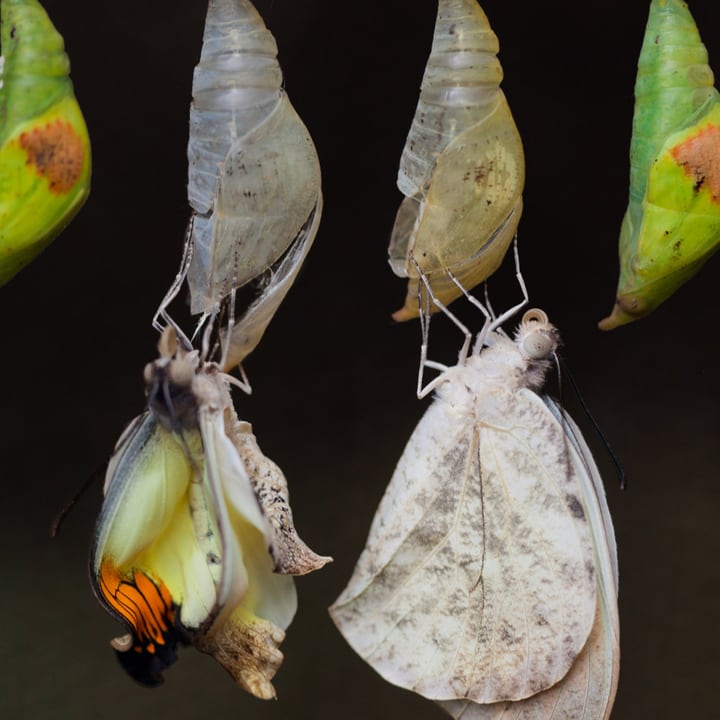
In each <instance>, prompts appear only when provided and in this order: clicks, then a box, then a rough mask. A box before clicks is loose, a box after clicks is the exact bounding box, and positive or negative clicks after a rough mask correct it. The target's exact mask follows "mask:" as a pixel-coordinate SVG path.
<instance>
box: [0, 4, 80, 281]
mask: <svg viewBox="0 0 720 720" xmlns="http://www.w3.org/2000/svg"><path fill="white" fill-rule="evenodd" d="M0 19H1V21H2V30H1V31H0V42H1V43H2V48H1V49H2V64H0V80H1V83H0V85H1V86H0V285H4V284H5V283H6V282H8V281H9V280H10V279H11V278H12V277H13V276H14V275H16V274H17V273H18V272H19V271H20V270H21V269H22V268H23V267H25V265H27V264H28V263H29V262H31V261H32V260H33V259H34V258H35V257H36V256H37V255H38V254H39V253H40V252H41V251H42V250H44V249H45V248H46V247H47V246H48V245H49V244H50V242H52V240H54V239H55V238H56V237H57V236H58V234H59V233H60V232H61V231H62V230H63V228H64V227H65V226H66V225H67V224H68V223H69V222H70V220H72V218H73V217H74V215H75V214H76V213H77V212H78V210H79V209H80V208H81V207H82V205H83V203H84V202H85V200H86V198H87V196H88V193H89V191H90V139H89V137H88V131H87V127H86V126H85V120H84V119H83V116H82V113H81V111H80V107H79V105H78V103H77V100H76V99H75V95H74V94H73V86H72V82H71V81H70V77H69V73H70V61H69V60H68V57H67V55H66V54H65V50H64V43H63V39H62V37H61V36H60V34H59V33H58V32H57V30H55V28H54V27H53V24H52V23H51V22H50V19H49V18H48V16H47V14H46V13H45V10H43V8H42V6H41V5H40V3H39V2H37V0H2V2H1V3H0Z"/></svg>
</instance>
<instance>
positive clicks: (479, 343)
mask: <svg viewBox="0 0 720 720" xmlns="http://www.w3.org/2000/svg"><path fill="white" fill-rule="evenodd" d="M513 257H514V259H515V277H516V278H517V281H518V285H520V291H521V292H522V295H523V299H522V300H521V301H520V302H519V303H517V304H516V305H513V306H512V307H511V308H510V309H509V310H506V311H505V312H504V313H501V314H500V315H498V316H497V317H494V318H493V320H492V322H490V323H488V322H486V323H485V324H484V325H483V327H482V329H481V330H480V332H479V333H478V335H477V338H476V339H475V345H474V346H473V353H475V354H477V353H479V352H480V351H481V350H482V347H483V345H484V344H485V339H486V338H487V336H488V334H489V333H491V332H493V331H495V330H501V329H502V328H501V326H502V324H503V323H504V322H505V321H506V320H509V319H510V318H511V317H512V316H513V315H515V314H516V313H518V312H519V311H520V310H522V309H523V308H524V307H525V306H526V305H527V304H528V303H529V302H530V296H529V294H528V291H527V287H526V285H525V279H524V278H523V275H522V272H521V271H520V253H519V251H518V242H517V233H516V234H515V239H514V240H513ZM486 297H487V296H486ZM491 315H494V312H493V311H492V310H491Z"/></svg>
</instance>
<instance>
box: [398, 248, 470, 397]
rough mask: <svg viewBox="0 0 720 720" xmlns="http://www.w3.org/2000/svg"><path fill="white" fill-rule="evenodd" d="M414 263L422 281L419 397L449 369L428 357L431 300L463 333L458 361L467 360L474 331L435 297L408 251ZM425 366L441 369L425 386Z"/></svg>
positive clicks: (435, 385) (419, 293)
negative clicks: (463, 337) (463, 338)
mask: <svg viewBox="0 0 720 720" xmlns="http://www.w3.org/2000/svg"><path fill="white" fill-rule="evenodd" d="M408 257H409V258H410V260H411V262H412V263H413V265H415V268H416V270H417V272H418V275H419V278H420V281H421V283H420V284H419V286H418V305H419V306H420V309H421V311H420V322H421V326H422V343H421V345H420V367H419V369H418V384H417V396H418V398H424V397H425V396H426V395H427V394H428V393H430V392H432V391H433V390H434V389H435V388H436V387H437V386H438V385H439V384H440V382H441V381H442V379H443V374H444V373H445V372H446V371H447V370H448V369H449V368H448V366H447V365H443V364H442V363H438V362H435V361H433V360H428V359H427V349H428V342H429V337H430V302H431V301H432V303H433V304H434V305H435V306H436V307H437V308H439V309H440V310H441V311H442V312H443V313H444V314H445V315H446V316H447V317H448V318H450V320H451V321H452V322H453V323H454V324H455V326H456V327H457V328H458V329H459V330H460V332H462V333H463V335H464V336H465V340H464V341H463V344H462V347H461V348H460V352H459V353H458V363H459V364H462V363H463V362H465V360H466V359H467V356H468V350H469V348H470V342H471V340H472V333H471V332H470V331H469V330H468V329H467V327H465V325H464V324H463V323H462V322H461V321H460V320H459V319H458V318H457V317H456V316H455V315H454V314H453V313H452V312H450V310H448V308H447V307H446V306H445V305H444V304H443V303H442V302H440V300H438V298H437V297H435V295H434V293H433V291H432V288H431V287H430V281H429V280H428V278H427V275H425V273H424V272H423V271H422V270H421V269H420V266H419V265H418V263H417V261H416V260H415V258H414V256H413V254H412V252H409V253H408ZM425 368H431V369H433V370H439V371H440V373H441V374H440V375H438V376H437V377H435V378H433V379H432V380H431V381H430V382H429V383H428V384H427V385H425V386H424V387H423V377H424V371H425Z"/></svg>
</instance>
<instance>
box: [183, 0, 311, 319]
mask: <svg viewBox="0 0 720 720" xmlns="http://www.w3.org/2000/svg"><path fill="white" fill-rule="evenodd" d="M188 160H189V176H188V200H189V202H190V206H191V207H192V209H193V212H194V218H193V221H192V227H191V232H190V238H189V242H190V243H192V257H191V260H190V265H189V268H188V271H187V277H188V283H189V285H190V293H191V312H192V313H193V314H195V313H213V312H217V309H218V306H219V304H220V303H221V302H222V301H223V299H225V298H226V297H227V296H228V295H229V294H230V293H231V292H232V291H233V290H234V289H237V288H239V287H242V286H243V285H244V284H245V283H247V282H249V281H250V280H252V279H253V278H256V277H258V276H259V275H261V274H262V273H263V272H265V271H266V270H268V268H270V266H271V265H273V264H274V263H275V262H276V261H278V260H279V259H280V257H281V256H282V255H283V253H285V252H286V251H287V250H288V248H289V247H290V246H291V245H292V244H293V242H294V241H295V240H296V239H297V238H298V237H299V236H300V235H301V233H302V230H303V227H304V226H305V225H306V224H307V223H308V220H309V219H310V218H311V216H312V214H313V212H314V211H315V210H316V209H317V207H318V204H319V198H320V164H319V160H318V157H317V153H316V151H315V147H314V145H313V142H312V139H311V137H310V134H309V132H308V130H307V128H306V127H305V125H304V124H303V122H302V121H301V119H300V118H299V117H298V115H297V113H296V112H295V110H294V109H293V107H292V105H291V104H290V101H289V99H288V96H287V94H286V93H285V90H284V89H283V88H282V73H281V70H280V65H279V64H278V61H277V46H276V44H275V39H274V38H273V36H272V34H271V33H270V32H269V31H268V29H267V28H266V27H265V25H264V23H263V20H262V18H261V17H260V15H259V13H258V12H257V10H255V8H254V7H253V5H252V3H251V2H249V0H210V3H209V6H208V14H207V19H206V23H205V34H204V38H203V47H202V53H201V56H200V62H199V63H198V65H197V67H196V69H195V74H194V78H193V103H192V105H191V109H190V140H189V143H188Z"/></svg>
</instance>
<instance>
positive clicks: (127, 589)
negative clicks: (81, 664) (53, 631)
mask: <svg viewBox="0 0 720 720" xmlns="http://www.w3.org/2000/svg"><path fill="white" fill-rule="evenodd" d="M159 349H160V357H159V359H158V360H156V361H155V362H153V363H151V364H149V365H148V366H147V367H146V371H145V380H146V384H147V394H148V409H147V411H146V412H145V413H144V414H142V415H141V416H139V417H138V418H136V419H135V420H134V421H133V422H132V423H131V424H130V426H129V427H128V429H127V430H126V432H125V433H124V434H123V436H122V437H121V438H120V440H119V442H118V445H117V447H116V449H115V452H114V454H113V456H112V458H111V460H110V463H109V465H108V469H107V475H106V479H105V488H104V492H105V499H104V502H103V506H102V509H101V512H100V515H99V518H98V521H97V525H96V529H95V535H94V540H93V544H92V549H91V558H90V576H91V580H92V585H93V589H94V592H95V594H96V596H97V598H98V599H99V601H100V602H101V604H102V605H103V606H104V607H105V608H106V609H107V610H108V611H109V612H110V613H112V614H113V615H114V616H115V617H116V618H117V619H118V620H120V621H121V622H122V623H123V624H124V625H125V626H126V628H127V632H126V633H125V634H123V635H122V636H120V637H118V638H115V639H114V640H113V641H112V643H111V644H112V646H113V648H114V649H115V650H116V652H117V655H118V658H119V660H120V663H121V664H122V666H123V667H124V668H125V669H126V670H127V672H128V673H129V674H130V675H131V677H133V678H134V679H135V680H137V681H138V682H139V683H141V684H144V685H148V686H153V685H157V684H159V683H160V682H161V681H162V673H163V671H164V670H165V669H166V668H167V667H169V666H170V665H172V663H174V662H175V660H176V659H177V650H178V647H179V646H182V645H188V644H193V645H194V646H195V647H197V648H198V649H199V650H201V651H203V652H206V653H209V654H211V655H213V656H214V657H215V658H216V659H217V660H218V662H220V663H221V665H223V667H224V668H225V669H226V670H227V671H228V672H229V673H230V674H231V675H232V677H233V678H234V679H235V681H236V682H237V683H238V684H239V685H240V686H241V687H243V688H244V689H246V690H248V691H249V692H251V693H252V694H253V695H255V696H257V697H260V698H263V699H267V698H272V697H274V696H275V692H274V688H273V686H272V683H271V682H270V681H271V680H272V677H273V676H274V674H275V672H276V671H277V669H278V667H279V666H280V664H281V662H282V659H283V657H282V653H281V652H280V650H279V645H280V643H281V642H282V640H283V638H284V630H285V629H286V628H287V626H288V625H289V624H290V621H291V620H292V618H293V615H294V614H295V610H296V606H297V601H296V594H295V586H294V583H293V580H292V578H291V577H289V575H302V574H305V573H307V572H311V571H312V570H316V569H318V568H320V567H322V566H323V565H324V564H325V563H327V562H329V561H330V558H328V557H321V556H319V555H316V554H315V553H314V552H312V551H311V550H310V549H309V548H308V547H307V546H306V545H305V543H303V541H302V540H301V539H300V538H299V537H298V535H297V533H296V531H295V529H294V525H293V519H292V512H291V510H290V506H289V502H288V490H287V482H286V480H285V477H284V475H283V473H282V471H281V470H280V468H278V467H277V465H275V463H273V462H272V461H271V460H270V459H268V458H267V457H265V455H264V454H263V453H262V451H261V450H260V448H259V446H258V444H257V441H256V439H255V436H254V435H253V434H252V428H251V426H250V425H249V424H248V423H246V422H242V421H240V420H239V419H238V417H237V414H236V412H235V410H234V408H233V404H232V399H231V396H230V392H229V384H230V382H231V378H230V377H229V376H227V375H225V374H224V373H222V372H221V370H220V368H219V367H218V366H217V364H215V363H212V362H207V361H203V360H201V358H200V356H199V354H198V352H197V351H196V350H192V351H188V350H186V349H185V348H184V347H183V346H182V345H181V344H180V343H179V342H178V339H177V336H176V334H175V331H174V329H173V328H171V327H168V328H167V329H166V330H165V331H164V333H163V335H162V337H161V339H160V345H159Z"/></svg>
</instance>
